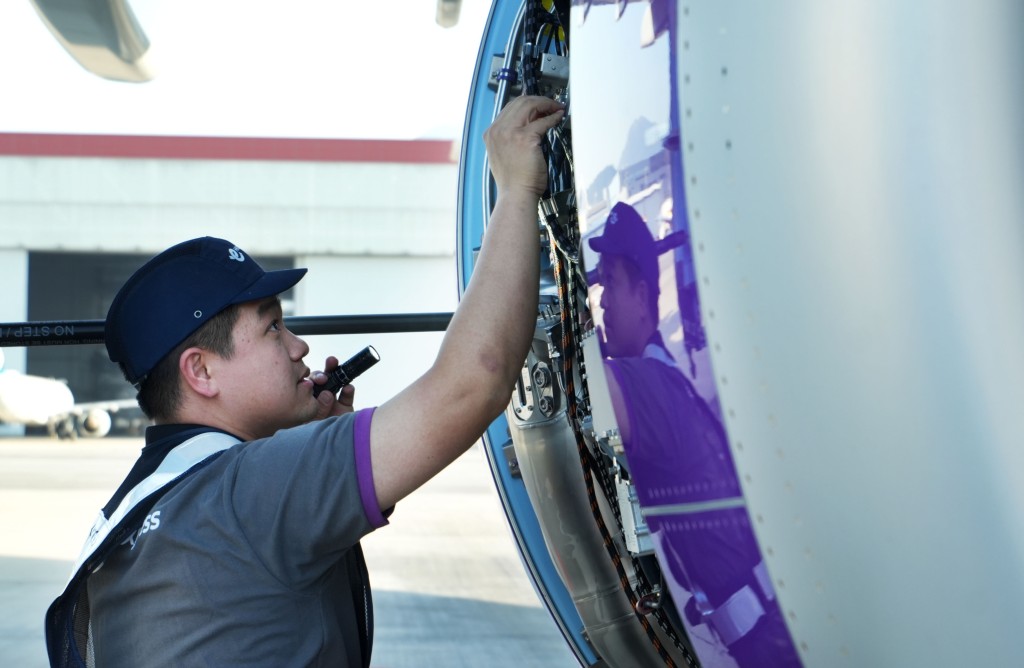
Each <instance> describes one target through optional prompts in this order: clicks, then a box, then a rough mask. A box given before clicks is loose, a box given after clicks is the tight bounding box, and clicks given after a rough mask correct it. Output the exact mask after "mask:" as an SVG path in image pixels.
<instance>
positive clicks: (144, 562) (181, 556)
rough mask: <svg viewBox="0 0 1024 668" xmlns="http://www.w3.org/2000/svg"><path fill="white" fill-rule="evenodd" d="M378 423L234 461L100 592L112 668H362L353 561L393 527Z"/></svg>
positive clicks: (298, 439) (158, 515)
mask: <svg viewBox="0 0 1024 668" xmlns="http://www.w3.org/2000/svg"><path fill="white" fill-rule="evenodd" d="M372 413H373V411H372V410H364V411H360V412H358V413H355V414H352V415H345V416H341V417H338V418H328V419H325V420H320V421H317V422H313V423H311V424H308V425H304V426H301V427H296V428H294V429H286V430H282V431H280V432H278V433H277V434H275V435H274V436H272V437H270V438H267V439H261V440H258V441H252V442H249V443H242V444H239V445H237V446H235V447H232V448H230V449H228V450H226V451H225V452H224V453H223V454H222V455H220V456H219V457H218V458H217V459H215V460H214V461H213V462H212V463H211V464H209V465H208V466H206V467H205V468H203V469H201V470H199V471H198V472H196V473H194V474H192V475H191V476H190V477H189V478H187V479H186V480H184V481H183V482H181V483H179V484H177V485H176V486H174V487H173V488H172V489H171V490H170V491H168V492H167V493H166V494H165V495H164V496H163V497H162V498H161V499H160V500H159V501H158V502H157V503H156V505H154V506H153V508H152V510H151V511H150V513H149V515H148V517H147V518H146V520H145V521H144V522H143V523H142V525H141V526H140V527H139V528H138V530H137V531H136V532H135V533H134V534H133V535H132V537H131V538H129V539H128V540H126V541H125V542H124V543H123V544H122V545H121V546H120V547H119V548H118V549H117V550H116V551H115V552H114V553H113V554H112V555H111V556H110V557H109V558H108V559H107V560H106V562H105V563H104V564H103V566H102V567H101V568H100V569H99V570H98V571H96V572H95V573H94V574H93V575H92V576H91V577H90V578H89V580H88V593H89V603H90V607H91V616H92V617H91V620H92V638H93V646H94V651H95V657H96V663H97V665H99V666H104V667H106V666H126V667H127V666H131V667H136V668H137V667H139V666H230V665H238V666H242V665H244V666H268V667H269V666H274V667H278V666H328V665H330V666H353V667H355V666H360V665H361V660H360V650H359V632H358V628H357V611H356V610H355V605H354V602H353V597H352V593H351V583H350V578H349V573H350V565H351V564H350V560H351V559H352V558H353V555H354V550H353V548H354V546H356V545H357V543H358V541H359V539H360V538H361V537H362V536H364V535H366V534H367V533H369V532H370V531H372V530H373V529H375V528H377V527H380V526H383V525H384V524H386V523H387V521H386V520H385V519H384V517H383V515H382V513H381V510H380V508H379V507H378V505H377V499H376V493H375V491H374V489H373V478H372V475H371V464H370V450H369V443H370V439H369V432H370V421H371V419H372Z"/></svg>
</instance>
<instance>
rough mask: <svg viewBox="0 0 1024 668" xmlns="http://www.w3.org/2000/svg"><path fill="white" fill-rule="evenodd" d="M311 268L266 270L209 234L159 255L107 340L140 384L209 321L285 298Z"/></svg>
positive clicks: (117, 303) (121, 295)
mask: <svg viewBox="0 0 1024 668" xmlns="http://www.w3.org/2000/svg"><path fill="white" fill-rule="evenodd" d="M305 273H306V270H305V269H284V270H281V271H269V272H268V271H264V270H263V267H261V266H260V265H259V264H258V263H257V262H256V260H253V259H252V258H251V257H249V256H248V255H246V254H245V252H243V251H242V250H241V249H239V248H238V246H236V245H235V244H233V243H231V242H230V241H225V240H224V239H216V238H214V237H202V238H200V239H192V240H190V241H185V242H182V243H180V244H178V245H177V246H172V247H171V248H168V249H167V250H165V251H164V252H162V253H160V254H159V255H157V256H156V257H154V258H153V259H151V260H150V261H149V262H147V263H146V264H144V265H143V266H142V267H140V268H139V270H138V271H136V272H135V273H134V274H133V275H132V277H131V278H129V279H128V282H127V283H125V284H124V286H123V287H122V288H121V290H120V291H119V292H118V293H117V296H116V297H114V301H113V303H111V304H110V310H108V311H107V320H106V325H105V327H104V331H103V336H104V339H105V342H106V344H107V354H108V355H109V356H110V360H111V361H112V362H118V363H120V364H121V365H122V366H123V368H124V371H125V375H126V376H127V377H128V380H129V381H130V382H131V383H132V384H133V385H135V386H136V387H138V386H140V385H141V383H142V381H143V380H145V378H146V376H147V375H148V374H149V372H150V371H152V370H153V367H155V366H156V365H157V363H158V362H159V361H160V360H161V359H163V358H164V356H166V355H167V354H168V353H170V352H171V351H172V350H174V348H175V346H177V345H178V344H179V343H181V342H182V341H184V340H185V339H186V338H188V337H189V335H190V334H192V333H193V332H195V331H196V330H197V329H199V328H200V327H201V326H202V325H203V323H205V322H206V321H208V320H209V319H210V318H212V317H213V316H215V315H217V314H218V313H220V312H221V311H223V310H224V309H226V308H227V307H228V306H231V305H232V304H240V303H242V302H247V301H252V300H254V299H263V298H265V297H272V296H273V295H276V294H280V293H281V292H284V291H285V290H287V289H288V288H290V287H292V286H293V285H295V284H296V283H298V282H299V279H301V278H302V277H303V275H305Z"/></svg>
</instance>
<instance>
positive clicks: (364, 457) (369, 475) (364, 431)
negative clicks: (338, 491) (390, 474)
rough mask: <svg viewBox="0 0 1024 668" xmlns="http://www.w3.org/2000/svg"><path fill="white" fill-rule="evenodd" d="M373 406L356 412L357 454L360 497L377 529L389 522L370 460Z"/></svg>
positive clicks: (364, 508)
mask: <svg viewBox="0 0 1024 668" xmlns="http://www.w3.org/2000/svg"><path fill="white" fill-rule="evenodd" d="M373 410H374V409H372V408H366V409H363V410H361V411H359V412H358V413H356V425H355V454H356V477H357V478H358V479H359V497H360V498H361V499H362V501H363V510H364V511H365V512H366V519H368V520H369V521H370V524H371V525H372V526H373V528H375V529H379V528H380V527H382V526H384V525H385V524H387V523H388V521H387V520H386V519H384V515H383V514H382V513H381V512H380V506H379V505H378V504H377V490H376V489H375V488H374V486H373V463H372V462H371V461H370V422H371V420H372V419H373Z"/></svg>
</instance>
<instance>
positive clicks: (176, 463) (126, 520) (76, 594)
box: [45, 432, 241, 668]
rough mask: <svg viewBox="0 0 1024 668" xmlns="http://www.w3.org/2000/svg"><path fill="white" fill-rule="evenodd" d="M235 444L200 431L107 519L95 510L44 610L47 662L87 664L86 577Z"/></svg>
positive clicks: (72, 666)
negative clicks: (170, 495) (59, 588)
mask: <svg viewBox="0 0 1024 668" xmlns="http://www.w3.org/2000/svg"><path fill="white" fill-rule="evenodd" d="M238 443H241V441H239V440H238V439H237V438H235V437H234V436H230V435H228V434H224V433H221V432H204V433H202V434H199V435H197V436H193V437H192V438H190V439H188V440H187V441H184V442H183V443H181V444H180V445H177V446H176V447H174V448H173V449H172V450H171V451H170V452H168V453H167V455H166V456H165V457H164V459H163V461H162V462H160V465H159V466H158V467H157V468H156V470H154V471H153V472H152V473H151V474H150V475H148V476H147V477H145V478H143V479H142V480H141V481H140V482H139V483H138V484H137V485H135V486H134V487H133V488H132V489H131V490H130V491H129V492H128V493H127V494H125V496H124V498H122V499H121V502H120V503H119V504H118V506H117V508H116V509H115V510H114V512H113V513H111V515H110V517H109V518H108V517H107V516H106V515H105V514H104V513H103V511H102V510H101V511H100V513H99V516H98V517H97V518H96V521H95V522H94V523H93V525H92V529H90V531H89V537H88V538H87V539H86V541H85V546H84V547H83V548H82V552H81V554H80V555H79V557H78V560H77V561H76V562H75V566H74V568H73V569H72V570H71V577H70V578H69V580H68V583H67V586H66V587H65V588H64V593H62V594H61V595H60V596H58V597H57V599H56V600H55V601H54V602H53V603H52V604H51V605H50V608H49V609H48V610H47V611H46V621H45V627H46V651H47V653H48V654H49V657H50V665H51V666H54V667H58V666H59V667H60V668H91V667H92V666H94V665H95V661H94V659H93V656H92V638H91V633H90V630H89V596H88V591H87V588H86V580H87V579H88V577H89V576H90V575H91V574H92V573H94V572H95V571H96V570H97V569H98V568H99V567H100V566H102V565H103V562H104V561H105V560H106V558H107V557H108V556H109V555H110V554H111V552H113V551H114V549H116V548H117V546H119V545H120V544H121V543H123V542H124V541H125V540H126V539H127V538H128V537H129V536H130V535H131V534H132V532H133V531H135V530H136V529H137V528H138V527H139V526H140V525H141V523H142V521H143V520H144V518H145V517H146V515H147V514H149V511H150V509H152V508H153V506H154V505H155V504H156V502H157V501H158V500H159V499H160V497H161V496H163V494H164V493H165V492H167V491H168V490H169V489H170V488H171V487H173V486H174V485H176V484H177V483H179V482H181V481H182V480H184V479H185V478H187V477H188V476H190V475H191V474H193V473H195V472H196V471H198V470H199V469H201V468H203V467H204V466H206V465H207V464H209V463H210V462H212V461H213V460H214V459H216V458H217V457H218V456H219V455H220V454H221V453H223V452H224V451H225V450H227V449H228V448H230V447H232V446H234V445H237V444H238Z"/></svg>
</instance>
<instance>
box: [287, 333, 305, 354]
mask: <svg viewBox="0 0 1024 668" xmlns="http://www.w3.org/2000/svg"><path fill="white" fill-rule="evenodd" d="M288 333H289V334H291V337H292V342H291V344H290V346H289V347H290V349H291V351H292V358H293V359H297V360H300V359H302V358H303V357H305V356H306V355H308V354H309V344H308V343H306V341H305V340H304V339H301V338H299V337H298V336H296V335H295V334H292V333H291V332H288Z"/></svg>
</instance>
